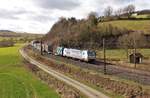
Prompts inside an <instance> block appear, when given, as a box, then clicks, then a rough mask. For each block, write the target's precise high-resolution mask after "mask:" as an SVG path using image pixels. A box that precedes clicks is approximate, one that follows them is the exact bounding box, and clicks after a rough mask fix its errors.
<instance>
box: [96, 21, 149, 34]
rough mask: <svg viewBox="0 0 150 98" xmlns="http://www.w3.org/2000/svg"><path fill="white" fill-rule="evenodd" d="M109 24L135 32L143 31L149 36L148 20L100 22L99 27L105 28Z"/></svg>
mask: <svg viewBox="0 0 150 98" xmlns="http://www.w3.org/2000/svg"><path fill="white" fill-rule="evenodd" d="M109 24H111V25H112V26H115V27H118V28H121V29H128V30H135V31H137V30H138V31H143V32H144V34H150V20H117V21H109V22H100V23H99V26H107V25H109Z"/></svg>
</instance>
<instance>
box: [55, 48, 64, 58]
mask: <svg viewBox="0 0 150 98" xmlns="http://www.w3.org/2000/svg"><path fill="white" fill-rule="evenodd" d="M63 51H64V47H57V49H56V54H57V55H60V56H63Z"/></svg>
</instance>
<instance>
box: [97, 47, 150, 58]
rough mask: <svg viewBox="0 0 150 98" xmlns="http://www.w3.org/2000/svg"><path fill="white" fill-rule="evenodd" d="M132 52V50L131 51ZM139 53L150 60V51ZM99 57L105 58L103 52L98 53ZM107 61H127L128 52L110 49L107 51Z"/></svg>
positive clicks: (144, 50)
mask: <svg viewBox="0 0 150 98" xmlns="http://www.w3.org/2000/svg"><path fill="white" fill-rule="evenodd" d="M129 52H132V50H129ZM137 52H139V53H141V54H142V55H143V56H144V57H145V58H150V49H138V50H137ZM97 57H98V58H103V51H102V50H99V51H97ZM106 57H107V59H116V60H125V59H126V58H127V57H126V52H125V50H123V49H108V50H106Z"/></svg>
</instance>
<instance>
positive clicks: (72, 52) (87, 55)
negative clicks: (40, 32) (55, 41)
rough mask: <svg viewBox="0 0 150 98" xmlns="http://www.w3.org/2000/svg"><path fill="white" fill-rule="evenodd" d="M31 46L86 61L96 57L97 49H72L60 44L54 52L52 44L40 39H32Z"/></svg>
mask: <svg viewBox="0 0 150 98" xmlns="http://www.w3.org/2000/svg"><path fill="white" fill-rule="evenodd" d="M31 46H32V47H34V48H35V49H37V50H39V51H41V50H42V52H46V53H48V54H50V53H51V54H54V55H56V56H62V57H67V58H72V59H77V60H81V61H85V62H90V61H94V60H95V59H96V53H95V51H90V50H79V49H72V48H65V47H60V46H58V47H57V48H56V49H55V50H54V52H53V50H52V48H51V46H50V45H48V44H46V43H40V42H39V41H32V42H31ZM41 48H42V49H41Z"/></svg>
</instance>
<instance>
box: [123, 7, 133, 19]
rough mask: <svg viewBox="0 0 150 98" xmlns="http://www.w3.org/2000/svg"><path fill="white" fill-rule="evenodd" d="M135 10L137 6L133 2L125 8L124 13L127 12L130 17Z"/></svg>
mask: <svg viewBox="0 0 150 98" xmlns="http://www.w3.org/2000/svg"><path fill="white" fill-rule="evenodd" d="M133 12H135V6H134V5H132V4H131V5H128V6H127V7H125V8H124V13H127V14H128V17H130V16H131V14H132V13H133Z"/></svg>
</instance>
